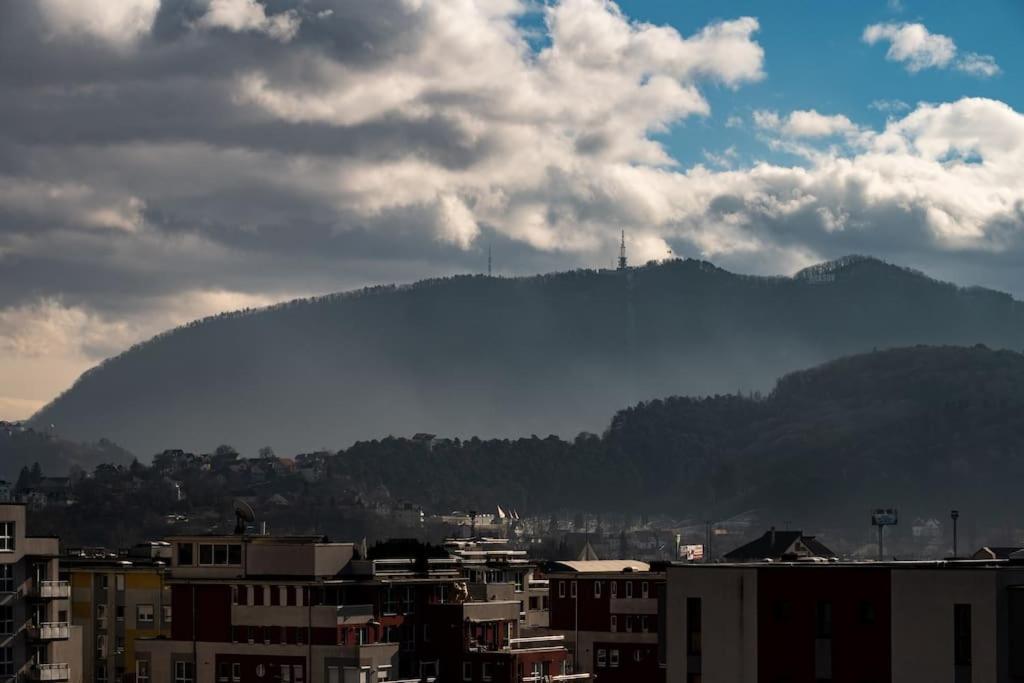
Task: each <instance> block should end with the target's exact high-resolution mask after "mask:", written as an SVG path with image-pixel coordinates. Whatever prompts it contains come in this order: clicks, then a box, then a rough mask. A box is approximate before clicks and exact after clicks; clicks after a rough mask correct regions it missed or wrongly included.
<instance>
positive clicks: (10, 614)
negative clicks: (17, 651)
mask: <svg viewBox="0 0 1024 683" xmlns="http://www.w3.org/2000/svg"><path fill="white" fill-rule="evenodd" d="M13 633H14V607H13V606H12V605H0V635H3V636H9V635H11V634H13Z"/></svg>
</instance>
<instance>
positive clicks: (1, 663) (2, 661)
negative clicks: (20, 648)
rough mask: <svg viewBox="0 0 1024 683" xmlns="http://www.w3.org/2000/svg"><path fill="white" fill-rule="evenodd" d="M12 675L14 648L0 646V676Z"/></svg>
mask: <svg viewBox="0 0 1024 683" xmlns="http://www.w3.org/2000/svg"><path fill="white" fill-rule="evenodd" d="M13 675H14V648H12V647H0V676H13Z"/></svg>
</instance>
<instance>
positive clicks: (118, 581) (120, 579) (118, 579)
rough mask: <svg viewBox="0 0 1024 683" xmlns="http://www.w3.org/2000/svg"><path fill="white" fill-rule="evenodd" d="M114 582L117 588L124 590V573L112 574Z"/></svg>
mask: <svg viewBox="0 0 1024 683" xmlns="http://www.w3.org/2000/svg"><path fill="white" fill-rule="evenodd" d="M114 583H115V585H116V586H117V590H119V591H123V590H124V574H117V575H115V576H114Z"/></svg>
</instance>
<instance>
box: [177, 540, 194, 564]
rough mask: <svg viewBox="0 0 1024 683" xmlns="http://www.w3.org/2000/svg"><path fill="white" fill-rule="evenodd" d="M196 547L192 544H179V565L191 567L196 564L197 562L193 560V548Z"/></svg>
mask: <svg viewBox="0 0 1024 683" xmlns="http://www.w3.org/2000/svg"><path fill="white" fill-rule="evenodd" d="M193 547H194V546H193V545H192V544H191V543H179V544H178V565H179V566H182V567H186V566H187V567H191V566H192V565H193V564H195V560H194V559H193V558H192V548H193Z"/></svg>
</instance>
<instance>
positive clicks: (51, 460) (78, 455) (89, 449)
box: [0, 422, 133, 483]
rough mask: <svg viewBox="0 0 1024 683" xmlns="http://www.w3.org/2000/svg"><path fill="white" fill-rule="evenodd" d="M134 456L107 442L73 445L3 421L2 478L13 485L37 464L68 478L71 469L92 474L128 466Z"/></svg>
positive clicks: (0, 436)
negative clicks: (108, 467) (107, 467)
mask: <svg viewBox="0 0 1024 683" xmlns="http://www.w3.org/2000/svg"><path fill="white" fill-rule="evenodd" d="M132 457H133V456H132V454H131V453H129V452H127V451H125V450H124V449H123V448H121V447H120V446H118V445H117V444H115V443H111V442H110V441H107V440H106V439H100V440H99V441H97V442H96V443H74V442H71V441H67V440H64V439H60V438H57V437H55V436H53V435H51V434H49V433H47V432H45V431H37V430H35V429H30V428H26V427H24V426H22V425H20V424H18V423H12V422H0V479H3V480H6V481H9V482H12V483H13V482H14V481H15V480H16V479H17V478H18V474H19V471H20V470H21V469H22V468H23V467H31V466H32V465H34V464H38V465H39V467H40V468H42V470H43V471H45V472H48V473H52V474H55V475H59V476H65V475H67V473H68V471H69V470H70V469H72V468H79V469H81V470H83V471H91V470H92V469H93V468H95V467H96V466H97V465H101V464H113V465H125V464H128V463H130V462H131V461H132Z"/></svg>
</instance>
